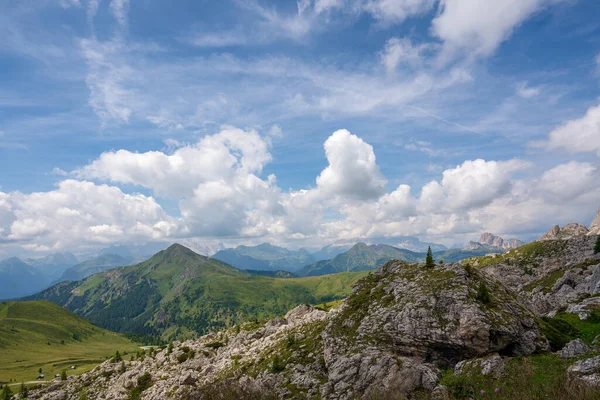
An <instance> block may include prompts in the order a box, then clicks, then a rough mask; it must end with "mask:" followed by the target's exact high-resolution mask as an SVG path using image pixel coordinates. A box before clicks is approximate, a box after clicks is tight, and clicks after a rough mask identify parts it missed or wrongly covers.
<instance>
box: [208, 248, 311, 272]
mask: <svg viewBox="0 0 600 400" xmlns="http://www.w3.org/2000/svg"><path fill="white" fill-rule="evenodd" d="M212 258H214V259H217V260H221V261H223V262H226V263H228V264H231V265H234V266H236V267H238V268H241V269H248V270H250V269H252V270H267V271H268V270H271V271H276V270H283V271H289V272H295V271H297V270H299V269H300V268H302V267H303V266H305V265H307V264H310V263H312V262H314V261H315V258H314V257H313V255H312V254H311V253H310V252H308V251H307V250H304V249H300V250H297V251H293V250H288V249H286V248H284V247H278V246H273V245H271V244H269V243H262V244H259V245H258V246H238V247H236V248H233V249H225V250H221V251H218V252H216V253H215V254H213V256H212Z"/></svg>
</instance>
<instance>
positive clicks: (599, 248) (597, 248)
mask: <svg viewBox="0 0 600 400" xmlns="http://www.w3.org/2000/svg"><path fill="white" fill-rule="evenodd" d="M598 253H600V235H599V236H598V238H597V239H596V246H594V254H598Z"/></svg>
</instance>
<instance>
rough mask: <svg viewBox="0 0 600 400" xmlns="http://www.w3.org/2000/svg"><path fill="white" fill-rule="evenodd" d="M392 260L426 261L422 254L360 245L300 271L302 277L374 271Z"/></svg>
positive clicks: (380, 246) (389, 247)
mask: <svg viewBox="0 0 600 400" xmlns="http://www.w3.org/2000/svg"><path fill="white" fill-rule="evenodd" d="M392 259H398V260H403V261H409V262H413V261H420V260H421V259H424V256H423V257H422V254H421V253H415V252H412V251H409V250H405V249H398V248H395V247H393V246H388V245H370V246H368V245H366V244H364V243H358V244H356V245H354V246H352V248H351V249H350V250H348V251H346V252H344V253H342V254H338V255H337V256H335V257H334V258H332V259H331V260H325V261H319V262H316V263H314V264H311V265H307V266H306V267H304V268H302V269H301V270H300V271H298V275H300V276H317V275H323V274H332V273H338V272H349V271H364V270H373V269H377V268H379V267H381V266H382V265H383V264H385V263H386V262H388V261H389V260H392Z"/></svg>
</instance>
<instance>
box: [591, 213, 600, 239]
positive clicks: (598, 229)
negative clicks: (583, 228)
mask: <svg viewBox="0 0 600 400" xmlns="http://www.w3.org/2000/svg"><path fill="white" fill-rule="evenodd" d="M588 235H600V209H599V210H598V213H596V217H595V218H594V220H593V221H592V224H591V225H590V230H589V232H588Z"/></svg>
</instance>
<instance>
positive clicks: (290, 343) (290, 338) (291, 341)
mask: <svg viewBox="0 0 600 400" xmlns="http://www.w3.org/2000/svg"><path fill="white" fill-rule="evenodd" d="M294 344H296V335H294V334H293V333H292V334H289V335H288V337H287V347H288V349H289V348H290V347H292V346H294Z"/></svg>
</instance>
